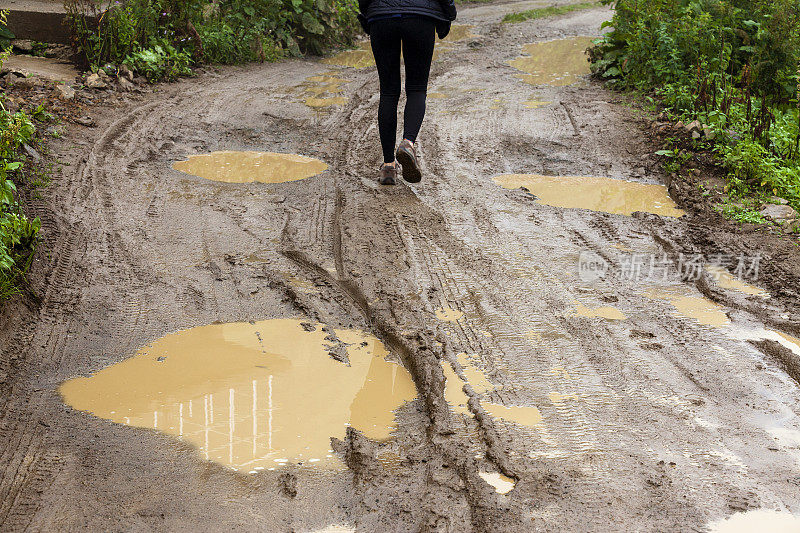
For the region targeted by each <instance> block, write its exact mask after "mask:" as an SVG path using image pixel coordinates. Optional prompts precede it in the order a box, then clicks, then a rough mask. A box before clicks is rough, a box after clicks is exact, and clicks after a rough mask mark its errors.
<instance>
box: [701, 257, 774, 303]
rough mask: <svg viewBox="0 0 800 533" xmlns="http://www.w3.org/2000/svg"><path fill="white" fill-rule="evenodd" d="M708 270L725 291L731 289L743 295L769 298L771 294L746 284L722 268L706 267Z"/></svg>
mask: <svg viewBox="0 0 800 533" xmlns="http://www.w3.org/2000/svg"><path fill="white" fill-rule="evenodd" d="M706 270H707V271H708V273H709V274H711V277H712V278H714V281H716V283H717V285H719V286H720V287H722V288H723V289H730V290H732V291H738V292H741V293H743V294H750V295H753V296H760V297H762V298H769V293H768V292H767V291H765V290H764V289H761V288H759V287H755V286H753V285H749V284H747V283H745V282H744V281H742V280H741V279H739V278H737V277H735V276H734V275H733V274H731V273H730V272H728V271H727V270H726V269H725V268H723V267H721V266H715V265H706Z"/></svg>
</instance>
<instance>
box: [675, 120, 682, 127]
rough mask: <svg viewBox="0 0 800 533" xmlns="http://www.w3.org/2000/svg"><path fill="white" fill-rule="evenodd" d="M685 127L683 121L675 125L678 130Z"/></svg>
mask: <svg viewBox="0 0 800 533" xmlns="http://www.w3.org/2000/svg"><path fill="white" fill-rule="evenodd" d="M683 126H684V124H683V121H682V120H679V121H678V122H677V124H675V127H676V128H682V127H683Z"/></svg>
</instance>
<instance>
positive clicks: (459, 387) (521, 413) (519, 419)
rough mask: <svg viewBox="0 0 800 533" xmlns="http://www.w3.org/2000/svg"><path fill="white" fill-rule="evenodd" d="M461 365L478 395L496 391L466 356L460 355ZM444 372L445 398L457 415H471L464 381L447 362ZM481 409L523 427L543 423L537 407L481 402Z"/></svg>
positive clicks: (443, 363) (443, 368) (443, 366)
mask: <svg viewBox="0 0 800 533" xmlns="http://www.w3.org/2000/svg"><path fill="white" fill-rule="evenodd" d="M458 359H459V363H460V364H461V366H462V367H463V369H464V375H465V376H467V383H469V385H470V386H471V387H472V388H473V390H474V391H475V392H477V393H478V394H483V393H484V392H489V391H491V390H493V389H494V386H493V385H492V384H491V382H490V381H489V380H488V379H487V378H486V375H485V374H484V373H483V372H481V371H480V369H478V368H477V367H476V366H474V365H472V364H471V363H470V362H469V360H468V359H467V356H466V354H459V355H458ZM442 371H443V372H444V377H445V390H444V398H445V400H446V401H447V403H449V404H450V405H451V406H453V409H454V410H455V411H456V412H457V413H461V414H467V415H469V414H470V412H469V409H468V407H467V402H468V400H469V397H468V396H467V394H466V393H465V392H464V390H463V387H464V384H465V382H464V380H462V379H461V378H460V377H459V376H458V374H456V372H455V371H454V370H453V368H452V367H451V366H450V363H448V362H447V361H442ZM480 404H481V407H483V409H484V410H485V411H486V412H487V413H489V414H490V415H492V416H493V417H495V418H501V419H503V420H506V421H508V422H514V423H517V424H520V425H522V426H531V427H533V426H537V425H539V424H540V423H541V422H542V414H541V412H540V411H539V409H538V408H536V407H525V406H513V405H512V406H509V407H507V406H505V405H500V404H495V403H491V402H488V401H486V400H481V402H480Z"/></svg>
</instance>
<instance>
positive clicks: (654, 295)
mask: <svg viewBox="0 0 800 533" xmlns="http://www.w3.org/2000/svg"><path fill="white" fill-rule="evenodd" d="M645 296H647V297H648V298H651V299H654V300H668V301H669V303H670V304H671V305H672V306H673V307H674V308H675V311H676V313H677V314H678V315H679V316H683V317H686V318H693V319H695V320H696V321H697V322H698V323H699V324H704V325H708V326H717V327H721V326H727V325H728V324H730V322H731V321H730V319H729V318H728V315H726V314H725V311H723V307H722V306H721V305H718V304H715V303H714V302H712V301H711V300H709V299H708V298H704V297H698V296H689V295H688V294H686V291H685V289H683V288H675V289H649V290H648V291H647V292H645Z"/></svg>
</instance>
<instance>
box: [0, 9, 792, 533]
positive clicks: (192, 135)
mask: <svg viewBox="0 0 800 533" xmlns="http://www.w3.org/2000/svg"><path fill="white" fill-rule="evenodd" d="M533 4H534V3H532V2H518V3H512V4H502V5H487V6H479V7H474V8H470V9H464V10H462V13H461V22H463V23H467V24H470V25H471V26H472V27H471V28H469V29H465V30H461V29H459V30H458V31H459V34H458V35H457V36H458V37H463V39H461V40H454V41H451V42H450V43H446V44H445V45H444V46H442V45H440V48H439V53H438V54H437V59H436V61H435V62H434V66H433V71H432V77H431V86H430V92H431V93H433V94H436V95H437V96H438V97H436V98H431V99H430V100H429V102H428V115H427V118H426V122H425V124H424V126H423V131H422V135H421V142H420V148H421V153H422V165H423V169H424V172H425V178H424V179H423V182H422V183H421V184H419V185H415V186H408V185H405V184H401V185H398V186H396V187H393V188H387V187H380V186H378V185H377V184H376V182H375V177H376V175H377V168H378V165H379V162H380V161H379V159H380V150H379V147H378V140H377V129H376V124H375V115H376V109H377V76H376V73H375V70H374V68H369V67H366V68H358V69H356V68H351V67H337V66H335V65H331V64H330V62H328V63H323V62H319V61H291V62H285V63H281V64H277V65H262V66H247V67H232V68H225V69H220V70H218V71H210V72H207V73H205V74H203V75H202V76H200V77H198V78H197V79H191V80H184V81H181V82H179V83H177V84H175V85H172V86H166V87H164V89H163V91H159V92H157V93H154V94H152V95H148V96H146V97H144V98H143V99H142V100H141V101H136V102H131V103H130V104H128V105H126V106H124V107H123V108H121V109H116V110H109V111H108V112H106V113H105V114H104V115H105V116H103V117H100V118H99V119H98V123H99V124H100V125H101V127H100V128H98V129H97V130H92V131H89V132H88V133H86V132H85V131H84V132H74V133H72V134H71V135H70V136H68V137H67V138H66V139H65V140H64V141H63V145H62V146H60V153H61V154H62V155H63V157H64V158H65V160H66V161H67V162H69V163H71V165H70V166H68V167H66V168H65V171H64V175H63V176H62V177H61V178H60V179H59V180H56V181H55V182H54V183H53V185H52V186H51V187H49V188H48V189H47V190H46V191H45V193H44V194H45V198H44V199H43V200H42V201H41V204H40V205H38V206H35V207H37V208H40V209H41V210H42V211H45V210H49V211H48V213H49V214H48V215H47V216H45V217H44V220H43V225H44V228H45V230H46V233H45V234H46V235H47V236H48V242H47V243H46V244H45V248H46V249H48V250H51V251H52V252H51V253H52V257H51V258H45V257H39V258H38V263H37V266H36V268H35V269H34V271H35V272H40V273H41V274H40V275H39V276H38V277H36V276H34V278H33V280H32V283H33V284H34V287H35V288H36V289H37V292H38V293H39V294H40V295H41V299H42V302H41V311H39V314H38V319H37V321H36V322H32V323H31V324H32V325H31V326H29V327H23V326H19V327H15V328H12V329H9V331H10V332H11V333H10V335H11V337H10V338H9V337H3V338H4V339H6V338H7V340H8V342H7V345H8V349H5V350H4V351H3V353H4V357H5V354H10V355H11V357H12V358H13V360H9V361H4V367H3V369H4V371H8V372H10V374H9V375H12V376H13V378H9V379H8V380H7V383H8V386H7V388H8V395H7V396H6V398H7V399H6V400H4V401H5V403H4V406H3V410H2V415H0V428H2V435H3V439H2V442H3V443H4V444H3V445H2V452H1V453H2V462H3V464H4V465H7V466H6V467H4V469H3V472H2V477H0V498H2V505H0V524H2V527H3V529H4V530H5V529H8V530H17V529H19V530H24V529H34V530H55V529H78V528H91V529H112V530H117V529H133V528H140V529H141V528H149V529H193V530H208V529H214V530H220V529H246V530H269V531H278V530H280V531H282V530H287V531H289V530H292V531H315V530H322V529H324V528H326V527H328V526H331V525H341V526H342V527H344V528H355V529H358V530H362V531H384V530H403V531H406V530H407V531H417V530H434V531H473V530H474V531H525V530H542V531H551V530H552V531H561V530H593V531H608V530H623V529H624V530H630V529H632V528H633V529H637V530H646V531H669V530H682V531H683V530H689V531H692V530H694V531H703V530H705V528H706V525H707V524H708V523H709V522H711V521H713V520H716V519H719V518H722V517H725V516H727V515H729V514H731V513H733V512H736V511H747V510H751V509H757V508H766V509H778V510H787V511H794V512H797V511H798V504H800V502H798V498H797V495H796V494H797V491H796V490H793V488H796V483H797V479H798V478H797V475H796V468H797V461H798V457H797V454H796V445H797V442H798V441H797V435H800V433H798V430H799V429H800V428H798V424H797V416H796V414H797V405H798V390H797V383H796V382H794V381H793V380H792V379H791V378H790V377H789V376H788V375H787V374H786V372H785V371H784V370H783V369H782V368H781V367H780V366H779V365H778V363H776V361H775V360H774V359H773V358H772V356H771V355H769V353H764V352H762V351H761V350H762V349H764V350H765V352H769V351H770V350H774V349H776V348H775V346H774V345H773V344H770V345H769V346H771V348H769V349H767V348H765V346H764V345H763V343H762V341H761V340H760V339H763V338H768V339H772V342H778V341H776V339H778V338H779V337H778V336H777V333H771V332H770V331H767V330H768V329H769V330H772V329H781V328H782V330H783V332H784V333H789V334H794V335H796V334H797V332H796V331H794V330H792V329H791V324H792V323H796V322H797V321H796V317H793V316H790V315H786V314H785V312H784V310H782V309H781V308H780V307H779V305H778V304H777V303H773V302H772V301H771V300H769V299H764V298H761V297H760V296H754V295H751V296H748V295H744V294H740V293H737V292H735V291H732V290H730V289H724V288H722V287H719V286H718V285H717V284H715V282H714V281H713V280H712V279H711V278H710V277H709V276H708V275H704V276H703V277H702V278H700V281H698V282H697V284H696V285H690V284H686V283H683V282H681V281H679V280H678V279H677V277H671V278H668V279H666V280H657V279H654V278H643V279H630V278H629V277H628V276H625V275H623V273H622V272H623V271H622V270H621V267H622V266H623V265H624V262H625V261H626V260H628V259H629V258H630V257H631V256H632V255H633V254H643V255H648V256H649V255H655V256H661V255H662V254H663V253H665V252H667V253H671V252H672V251H673V249H679V247H678V246H677V243H679V242H680V241H681V240H682V239H684V238H685V235H686V233H687V232H689V231H691V218H690V215H689V216H687V217H684V218H670V217H660V216H657V215H653V214H647V213H635V214H633V215H632V216H627V215H619V214H611V213H605V212H598V211H590V210H585V209H564V208H559V207H553V206H549V205H544V204H543V203H541V202H538V201H537V199H536V197H535V196H534V195H533V194H531V193H530V191H526V190H523V189H505V188H503V187H501V186H500V185H498V183H496V182H495V181H493V179H492V178H493V177H496V176H498V175H501V174H531V175H550V176H604V177H611V178H617V179H626V180H629V181H634V182H641V183H658V182H659V177H660V176H659V171H658V168H659V167H658V162H657V161H656V159H655V157H654V156H653V155H652V152H653V151H654V148H653V146H651V145H650V144H649V142H648V141H647V140H646V139H645V138H643V136H642V134H641V130H640V128H639V125H638V123H637V121H636V119H635V117H634V116H633V115H632V113H631V112H630V110H628V109H627V108H625V107H624V106H621V105H618V104H617V103H614V102H615V101H616V98H617V97H615V96H614V95H613V94H611V93H609V92H608V91H606V90H604V89H602V88H601V87H599V86H598V85H596V84H594V83H591V82H589V81H587V80H586V79H584V78H579V79H578V81H577V83H576V84H573V85H558V84H554V85H544V86H533V85H529V84H526V83H524V81H523V80H522V79H520V77H519V75H520V72H519V71H517V70H516V69H514V68H513V67H512V66H510V65H509V62H510V61H511V60H514V59H515V58H517V57H519V56H520V55H521V54H522V52H523V45H525V44H527V43H533V42H541V41H550V40H555V39H568V38H572V37H585V36H592V35H596V34H597V32H598V31H599V30H598V28H599V26H600V23H601V22H602V21H603V20H605V19H606V18H608V16H609V11H608V10H607V9H606V8H600V7H598V8H596V9H589V10H585V11H581V12H576V13H572V14H570V15H568V16H564V17H558V18H553V19H546V20H541V21H535V22H530V23H525V24H517V25H501V24H499V23H498V21H499V19H500V18H501V17H502V14H503V13H505V12H509V11H515V10H520V9H523V8H525V9H527V8H529V7H530V6H531V5H533ZM331 78H336V80H334V81H331ZM323 79H325V80H327V81H322V82H321V81H318V80H323ZM315 80H317V81H315ZM337 80H338V81H337ZM342 80H347V81H346V83H345V82H344V81H342ZM320 83H329V84H330V83H333V85H334V86H332V87H330V90H331V91H334V92H333V93H332V94H333V95H334V96H332V98H335V100H333V101H327V102H326V103H332V104H333V105H331V106H329V107H322V108H317V107H313V108H312V107H309V106H307V105H306V101H307V98H308V97H309V92H308V91H309V87H311V88H312V93H310V94H312V95H313V97H314V98H315V100H312V101H310V102H308V103H309V104H311V105H318V104H320V101H319V98H320V97H322V98H324V97H325V94H324V93H319V92H313V91H314V90H315V89H313V87H317V86H318V85H319V84H320ZM336 91H340V92H336ZM531 102H534V103H535V105H534V104H531ZM217 150H258V151H272V152H285V153H299V154H303V155H305V156H310V157H314V158H317V159H320V160H322V161H324V162H325V163H327V164H328V166H329V169H328V170H327V171H325V172H324V173H322V174H321V175H319V176H317V177H313V178H308V179H305V180H301V181H294V182H288V183H280V184H269V185H266V184H263V183H243V184H229V183H221V182H215V181H209V180H204V179H202V178H197V177H193V176H189V175H187V174H183V173H180V172H178V171H176V170H173V169H172V168H171V165H172V163H173V162H174V161H181V160H184V159H186V157H187V156H191V155H195V154H202V153H208V152H213V151H217ZM587 253H589V254H592V257H599V258H602V259H603V260H604V261H605V262H606V263H607V264H608V265H612V266H615V267H620V268H612V269H610V270H609V271H608V272H607V274H606V276H605V277H604V278H601V279H596V280H587V279H584V278H582V277H581V276H579V275H578V274H579V271H578V269H577V265H578V262H579V260H580V258H581V257H582V254H587ZM668 267H669V269H670V271H671V272H674V270H675V265H674V264H669V265H668ZM705 297H712V298H714V299H715V300H717V301H719V302H722V304H724V307H722V306H719V305H715V304H714V303H713V302H710V301H709V300H707V299H704V298H705ZM692 306H694V307H692ZM698 309H699V311H698ZM296 316H301V317H303V318H307V319H308V320H309V321H314V322H320V323H324V324H330V325H332V326H335V327H341V328H359V329H362V330H365V331H369V332H371V333H373V334H374V335H376V336H377V337H379V338H380V339H381V340H382V341H383V343H384V344H385V345H386V346H387V347H388V348H389V350H390V352H391V357H393V358H395V359H396V360H398V361H399V362H401V363H402V364H403V365H404V366H405V367H406V369H408V371H409V372H410V373H411V375H412V377H413V379H414V382H415V384H416V387H417V390H418V393H419V397H418V399H417V400H415V401H414V402H411V403H409V404H407V405H405V406H403V407H402V408H400V409H398V411H397V424H398V427H397V430H396V432H395V436H394V438H393V439H392V440H390V441H385V442H380V441H372V440H370V439H367V438H366V437H364V436H363V435H362V434H360V433H359V432H358V431H356V430H354V429H350V430H348V432H347V434H346V436H345V437H344V438H343V439H338V440H336V441H335V442H334V449H335V450H336V453H337V454H338V455H339V456H340V457H342V459H343V461H344V463H345V464H346V465H347V469H346V470H345V469H342V470H325V469H314V468H308V467H304V466H299V465H286V466H283V467H280V468H278V469H276V470H274V471H262V472H260V473H258V474H255V475H242V474H238V473H235V472H232V471H231V470H229V469H227V468H225V467H223V466H220V465H216V464H214V463H211V462H206V461H204V460H202V459H201V458H200V456H199V455H198V454H197V452H196V450H195V449H194V448H193V447H191V446H189V445H188V444H185V443H182V442H180V441H178V440H176V439H174V438H172V437H169V436H167V435H164V434H161V433H159V432H157V431H152V430H144V429H141V428H132V427H125V426H122V425H118V424H113V423H111V422H108V421H105V420H102V419H98V418H94V417H92V416H90V415H88V414H86V413H82V412H79V411H76V410H73V409H70V408H68V407H65V406H64V405H63V403H62V401H61V398H60V397H59V396H58V394H57V392H56V389H57V388H58V386H59V384H60V383H61V382H63V381H65V380H67V379H69V378H72V377H74V376H77V375H88V374H91V373H94V372H97V371H99V370H101V369H103V368H105V367H107V366H109V365H111V364H113V363H117V362H119V361H121V360H123V359H125V358H126V357H129V356H130V355H132V354H133V353H135V352H136V350H137V349H139V348H140V347H141V346H144V345H147V344H148V343H150V342H153V341H154V340H155V339H158V338H160V337H163V336H164V335H165V334H167V333H170V332H175V331H178V330H182V329H187V328H190V327H193V326H198V325H206V324H212V323H227V322H239V321H259V320H264V319H268V318H286V317H296ZM709 317H710V318H709ZM714 324H717V325H714ZM765 324H766V325H767V328H766V329H765ZM4 335H5V334H4ZM780 339H783V337H780ZM779 346H781V347H782V348H783V349H786V350H791V349H792V348H791V346H792V343H791V342H790V341H785V342H784V341H780V342H779ZM797 349H798V350H800V348H797ZM6 369H7V370H6ZM465 383H466V386H465V387H464V388H463V389H462V385H463V384H465ZM765 450H766V451H765ZM497 473H500V474H503V475H505V476H507V477H508V478H510V479H511V480H512V481H513V484H514V488H513V490H510V491H508V492H507V493H505V494H503V493H502V492H503V491H506V490H507V489H502V490H499V491H498V490H495V488H494V487H493V486H492V485H490V484H488V483H487V482H486V480H485V479H492V478H491V477H490V475H492V474H497Z"/></svg>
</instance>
